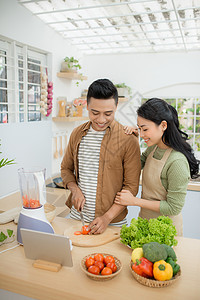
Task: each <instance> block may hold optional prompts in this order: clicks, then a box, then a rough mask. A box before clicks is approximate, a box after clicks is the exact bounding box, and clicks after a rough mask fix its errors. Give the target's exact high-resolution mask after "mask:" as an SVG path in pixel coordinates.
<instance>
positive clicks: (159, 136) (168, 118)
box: [115, 98, 199, 236]
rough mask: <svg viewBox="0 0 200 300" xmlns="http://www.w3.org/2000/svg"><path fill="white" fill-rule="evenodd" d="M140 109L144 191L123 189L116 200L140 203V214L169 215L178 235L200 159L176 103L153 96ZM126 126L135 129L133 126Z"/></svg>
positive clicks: (132, 203) (136, 204) (129, 203)
mask: <svg viewBox="0 0 200 300" xmlns="http://www.w3.org/2000/svg"><path fill="white" fill-rule="evenodd" d="M137 113H138V118H137V123H138V128H139V130H140V137H141V138H143V139H144V141H145V143H146V144H147V146H148V148H147V149H146V151H145V152H144V153H143V154H142V156H141V163H142V168H143V174H142V195H141V199H140V198H137V197H134V196H133V195H132V194H131V192H129V191H127V190H122V191H121V192H118V193H117V195H116V198H115V203H117V204H120V205H126V206H127V205H133V206H139V207H140V213H139V216H140V217H142V218H146V219H150V218H156V217H158V216H160V215H166V216H169V217H170V218H171V219H172V220H173V224H174V225H175V226H176V230H177V235H179V236H180V235H183V224H182V214H181V211H182V208H183V206H184V203H185V196H186V191H187V185H188V181H189V179H190V177H191V178H194V177H197V176H198V172H199V162H198V161H197V160H196V159H195V157H194V154H193V151H192V149H191V147H190V145H189V144H188V143H187V142H186V139H187V134H186V133H184V132H182V131H181V130H180V129H179V121H178V115H177V111H176V109H175V108H174V107H173V106H171V105H169V104H167V103H166V102H165V101H164V100H161V99H157V98H152V99H149V100H148V101H146V102H145V103H144V104H143V105H142V106H140V107H139V109H138V110H137ZM125 130H126V132H127V133H132V132H133V131H134V129H133V128H130V127H126V128H125Z"/></svg>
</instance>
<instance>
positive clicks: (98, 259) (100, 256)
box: [94, 253, 104, 262]
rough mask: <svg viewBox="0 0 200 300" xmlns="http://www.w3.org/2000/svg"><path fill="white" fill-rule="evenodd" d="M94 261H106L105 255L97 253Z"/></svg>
mask: <svg viewBox="0 0 200 300" xmlns="http://www.w3.org/2000/svg"><path fill="white" fill-rule="evenodd" d="M94 260H97V261H102V262H103V261H104V257H103V254H100V253H97V254H96V255H95V256H94Z"/></svg>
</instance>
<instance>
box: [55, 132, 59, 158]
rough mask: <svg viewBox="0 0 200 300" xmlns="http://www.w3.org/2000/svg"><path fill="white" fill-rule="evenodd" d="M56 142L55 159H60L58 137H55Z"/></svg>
mask: <svg viewBox="0 0 200 300" xmlns="http://www.w3.org/2000/svg"><path fill="white" fill-rule="evenodd" d="M55 141H56V151H55V153H54V158H58V146H57V136H56V137H55Z"/></svg>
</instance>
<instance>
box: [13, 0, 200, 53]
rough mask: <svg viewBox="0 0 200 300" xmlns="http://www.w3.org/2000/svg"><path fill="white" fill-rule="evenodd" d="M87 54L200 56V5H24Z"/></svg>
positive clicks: (142, 1) (57, 1)
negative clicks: (199, 52)
mask: <svg viewBox="0 0 200 300" xmlns="http://www.w3.org/2000/svg"><path fill="white" fill-rule="evenodd" d="M18 2H19V3H20V4H21V5H23V6H24V7H26V8H27V9H29V10H30V11H31V12H32V13H33V15H35V16H37V17H38V18H40V19H41V20H42V21H43V22H45V23H46V24H48V25H49V26H50V27H51V28H53V29H54V30H56V31H57V32H58V33H60V34H61V35H62V36H63V37H64V38H65V39H66V40H68V41H69V42H70V43H71V44H72V45H74V46H76V47H77V49H79V50H80V51H81V52H82V53H83V54H103V53H130V52H132V53H152V52H153V53H159V52H171V51H186V52H187V51H194V50H200V0H135V1H131V0H129V1H122V0H121V1H120V0H32V1H30V0H18Z"/></svg>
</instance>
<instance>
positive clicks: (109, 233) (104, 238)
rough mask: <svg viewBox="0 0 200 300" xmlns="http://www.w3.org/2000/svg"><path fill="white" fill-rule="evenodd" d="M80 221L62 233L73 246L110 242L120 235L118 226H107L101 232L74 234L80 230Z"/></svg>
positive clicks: (92, 245) (93, 245)
mask: <svg viewBox="0 0 200 300" xmlns="http://www.w3.org/2000/svg"><path fill="white" fill-rule="evenodd" d="M81 226H82V225H81V222H77V224H75V225H73V226H70V227H69V228H67V229H65V231H64V235H65V236H68V237H69V238H70V240H71V241H72V244H73V245H74V246H78V247H97V246H100V245H103V244H107V243H109V242H112V241H114V240H116V239H118V238H119V237H120V228H116V227H115V229H114V228H109V227H107V229H106V230H105V231H104V232H103V233H101V234H90V235H89V234H88V235H83V234H81V235H75V234H74V232H75V231H77V230H79V231H80V230H81Z"/></svg>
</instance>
